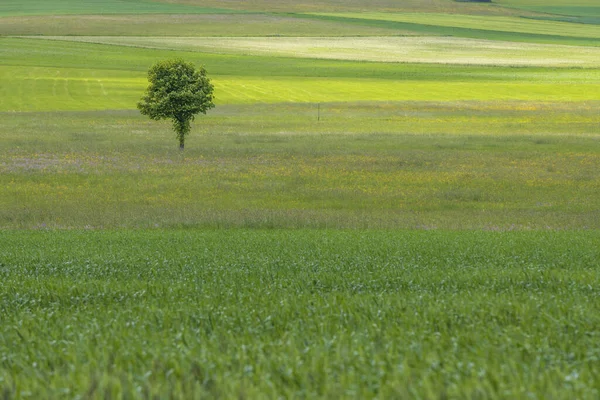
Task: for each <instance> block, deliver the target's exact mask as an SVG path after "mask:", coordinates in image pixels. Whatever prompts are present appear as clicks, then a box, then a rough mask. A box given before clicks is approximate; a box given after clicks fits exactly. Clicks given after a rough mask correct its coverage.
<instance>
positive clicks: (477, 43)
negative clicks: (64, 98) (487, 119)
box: [45, 36, 600, 67]
mask: <svg viewBox="0 0 600 400" xmlns="http://www.w3.org/2000/svg"><path fill="white" fill-rule="evenodd" d="M45 39H52V40H68V41H79V42H89V43H102V44H112V45H119V46H132V47H146V48H157V49H177V50H185V51H202V52H211V53H225V54H249V55H263V56H267V55H268V56H283V57H300V58H320V59H338V60H357V61H376V62H406V63H439V64H469V65H500V66H513V65H514V66H543V67H598V66H600V47H584V46H566V45H550V44H535V43H515V42H503V41H492V40H480V39H466V38H455V37H340V38H331V37H328V38H322V37H321V38H319V37H316V38H315V37H313V38H310V37H293V38H288V37H251V38H239V37H237V38H199V37H112V36H79V37H69V36H47V37H45Z"/></svg>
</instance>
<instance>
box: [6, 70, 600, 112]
mask: <svg viewBox="0 0 600 400" xmlns="http://www.w3.org/2000/svg"><path fill="white" fill-rule="evenodd" d="M0 80H2V81H3V82H5V84H3V85H2V87H1V88H0V95H1V96H0V111H54V110H103V109H134V108H135V106H136V103H137V101H138V100H139V98H140V97H141V95H142V93H143V91H144V88H145V87H146V85H147V82H146V78H145V76H144V74H143V73H134V72H123V71H106V70H98V71H95V70H91V69H90V70H85V69H64V68H63V69H56V68H35V67H0ZM213 81H214V84H215V93H216V96H217V100H216V101H217V104H253V103H280V102H299V103H311V102H339V101H460V100H462V101H470V100H482V101H504V100H524V101H525V100H526V101H567V102H573V101H593V100H597V99H598V93H600V83H577V84H572V83H568V82H567V83H553V82H534V83H528V82H503V81H500V82H497V81H482V82H437V81H390V80H381V79H351V78H302V77H281V78H279V77H245V76H219V75H215V76H213Z"/></svg>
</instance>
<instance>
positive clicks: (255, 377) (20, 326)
mask: <svg viewBox="0 0 600 400" xmlns="http://www.w3.org/2000/svg"><path fill="white" fill-rule="evenodd" d="M33 249H34V250H33ZM474 249H476V250H475V251H474ZM599 249H600V236H599V235H598V233H597V232H585V233H584V232H551V233H550V232H548V233H542V232H504V233H489V232H488V233H484V232H470V233H456V232H454V233H453V232H442V231H437V232H416V231H415V232H382V231H346V232H341V231H327V230H325V231H302V230H294V231H287V230H278V231H261V230H216V231H210V230H209V231H197V230H183V231H166V232H165V231H117V232H83V231H79V232H66V231H62V232H5V233H0V250H1V251H2V254H3V260H2V264H1V265H0V277H1V278H2V282H3V291H2V292H1V293H0V301H1V302H2V305H3V317H2V324H0V357H1V360H2V364H1V369H0V371H1V373H0V379H1V380H0V386H2V387H3V388H4V396H5V398H6V397H8V398H10V397H11V396H12V395H13V394H14V393H18V395H17V396H16V397H23V398H26V397H33V398H45V397H52V398H55V397H61V398H63V397H64V398H71V397H75V396H77V395H78V394H85V396H87V397H88V398H106V397H109V398H152V397H154V396H156V397H158V398H205V397H210V398H215V397H218V398H232V397H243V398H246V397H247V398H258V397H260V398H277V397H280V396H284V397H286V398H428V399H429V398H442V397H444V398H529V397H537V398H555V399H568V398H578V399H593V398H596V397H597V395H598V391H599V390H600V388H599V387H598V379H597V373H598V367H599V362H598V356H599V354H598V352H599V351H600V349H599V348H598V340H597V335H598V331H597V326H598V323H600V320H599V318H598V313H597V312H596V310H597V308H598V307H599V306H600V304H599V303H598V296H597V292H598V287H599V285H600V281H599V276H598V268H597V267H598V258H599V257H600V254H599ZM40 321H44V322H43V323H40Z"/></svg>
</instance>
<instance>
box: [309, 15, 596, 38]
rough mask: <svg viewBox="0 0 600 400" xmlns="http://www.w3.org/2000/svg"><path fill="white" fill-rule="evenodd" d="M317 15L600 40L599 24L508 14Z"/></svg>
mask: <svg viewBox="0 0 600 400" xmlns="http://www.w3.org/2000/svg"><path fill="white" fill-rule="evenodd" d="M314 15H325V16H328V15H329V16H336V17H345V18H355V19H366V20H378V21H393V22H407V23H413V24H422V25H431V26H443V27H455V28H461V29H465V28H466V29H478V30H487V31H495V32H498V31H499V32H513V33H523V34H536V35H549V36H554V35H558V36H566V37H576V38H598V39H600V26H595V25H584V24H573V23H568V22H560V21H539V20H533V19H526V18H519V17H509V16H481V15H461V14H435V13H380V12H367V13H330V14H323V13H315V14H314Z"/></svg>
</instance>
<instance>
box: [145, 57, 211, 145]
mask: <svg viewBox="0 0 600 400" xmlns="http://www.w3.org/2000/svg"><path fill="white" fill-rule="evenodd" d="M148 81H149V82H150V85H149V86H148V89H146V93H145V94H144V96H143V97H142V99H141V100H140V102H139V103H138V105H137V106H138V108H139V110H140V112H141V113H142V114H144V115H147V116H149V117H150V118H151V119H153V120H157V121H158V120H161V119H172V120H173V129H174V130H175V133H176V134H177V139H179V150H183V148H184V145H185V136H186V135H187V134H188V133H190V129H191V128H190V123H191V122H192V121H193V120H194V118H195V117H196V114H199V113H202V114H206V111H207V110H209V109H211V108H213V107H214V106H215V105H214V104H213V89H214V88H213V85H212V84H211V83H210V79H209V78H208V77H207V76H206V70H205V69H204V67H200V68H199V69H197V68H196V67H194V64H192V63H189V62H185V61H183V60H179V59H177V60H166V61H161V62H158V63H156V64H154V65H153V66H152V67H151V68H150V70H149V71H148Z"/></svg>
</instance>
